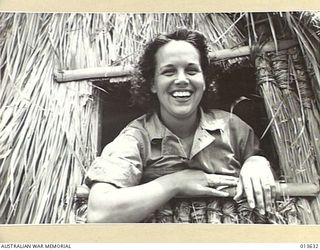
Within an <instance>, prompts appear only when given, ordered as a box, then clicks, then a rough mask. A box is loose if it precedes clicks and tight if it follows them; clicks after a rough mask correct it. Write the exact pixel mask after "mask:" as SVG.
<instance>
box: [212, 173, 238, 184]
mask: <svg viewBox="0 0 320 250" xmlns="http://www.w3.org/2000/svg"><path fill="white" fill-rule="evenodd" d="M206 178H207V182H208V186H209V187H216V186H222V185H226V186H236V185H237V183H238V179H239V178H237V177H233V176H225V175H217V174H206Z"/></svg>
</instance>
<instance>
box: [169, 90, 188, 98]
mask: <svg viewBox="0 0 320 250" xmlns="http://www.w3.org/2000/svg"><path fill="white" fill-rule="evenodd" d="M172 96H173V97H189V96H191V93H190V92H189V91H176V92H174V93H173V94H172Z"/></svg>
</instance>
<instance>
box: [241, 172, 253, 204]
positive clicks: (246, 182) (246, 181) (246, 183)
mask: <svg viewBox="0 0 320 250" xmlns="http://www.w3.org/2000/svg"><path fill="white" fill-rule="evenodd" d="M242 185H243V189H244V192H245V194H246V196H247V201H248V203H249V206H250V208H255V200H254V195H253V187H252V182H251V178H249V177H243V178H242Z"/></svg>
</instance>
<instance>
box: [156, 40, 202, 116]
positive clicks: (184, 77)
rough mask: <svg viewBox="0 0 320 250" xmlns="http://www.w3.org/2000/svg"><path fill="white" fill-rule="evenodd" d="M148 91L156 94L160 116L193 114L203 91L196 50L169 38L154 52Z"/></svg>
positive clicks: (182, 42)
mask: <svg viewBox="0 0 320 250" xmlns="http://www.w3.org/2000/svg"><path fill="white" fill-rule="evenodd" d="M155 58H156V66H155V77H154V83H153V85H152V87H151V91H152V92H153V93H155V94H157V96H158V99H159V102H160V113H161V117H162V119H164V120H166V119H172V118H174V119H186V118H190V117H191V116H196V114H197V108H198V105H199V103H200V101H201V99H202V96H203V92H204V90H205V86H206V85H205V80H204V76H203V73H202V69H201V65H200V54H199V51H198V50H197V49H196V48H195V47H194V46H193V45H192V44H190V43H188V42H185V41H175V40H173V41H170V42H169V43H167V44H165V45H164V46H162V47H161V48H160V49H159V50H158V51H157V53H156V55H155Z"/></svg>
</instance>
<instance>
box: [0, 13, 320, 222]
mask: <svg viewBox="0 0 320 250" xmlns="http://www.w3.org/2000/svg"><path fill="white" fill-rule="evenodd" d="M319 25H320V19H319V15H318V14H317V13H307V12H304V13H228V14H224V13H197V14H192V13H189V14H183V13H175V14H169V13H167V14H164V13H163V14H152V13H148V14H128V13H127V14H110V13H95V14H90V13H70V14H68V13H64V14H61V13H56V14H52V13H46V14H40V13H29V14H26V13H0V34H1V35H0V81H1V83H0V86H1V87H0V223H9V224H27V223H28V224H39V223H73V222H79V219H78V221H77V219H75V218H74V217H78V218H79V216H80V215H81V214H83V212H84V211H82V209H84V210H85V207H86V204H80V207H79V204H78V202H79V199H77V201H76V202H75V199H74V197H75V195H76V190H78V191H79V190H80V189H79V188H77V187H78V186H79V185H81V184H82V182H83V177H84V175H85V172H86V169H87V168H88V167H89V165H90V164H91V162H92V161H93V159H94V158H95V156H96V155H97V154H99V152H100V150H101V146H103V145H104V144H105V143H107V142H108V141H109V140H111V139H112V138H108V139H103V138H106V136H107V135H105V134H104V133H107V134H110V133H112V131H111V130H113V128H112V126H111V125H110V123H109V124H108V123H105V121H104V120H105V119H108V117H110V116H112V113H110V112H112V110H116V111H117V110H119V109H117V108H115V107H114V106H113V105H118V106H116V107H122V108H123V107H124V106H126V105H127V101H126V99H127V96H126V95H127V94H128V87H129V84H130V78H131V74H132V71H133V65H134V64H135V63H136V60H137V58H138V55H139V54H140V52H141V51H142V49H143V45H144V44H145V42H146V41H148V40H149V39H150V38H152V37H153V36H154V35H156V34H158V33H160V32H170V31H173V30H175V29H176V27H187V28H191V29H196V30H199V31H201V32H203V33H204V34H205V35H206V37H207V38H208V41H209V47H210V50H211V51H210V58H211V64H212V66H213V67H212V68H213V70H214V74H216V75H217V77H216V81H215V82H213V84H212V89H211V91H212V94H213V96H215V97H216V95H214V94H215V93H216V92H217V89H218V93H225V95H224V96H223V98H220V99H215V100H219V101H216V102H214V103H213V105H218V106H219V107H222V108H225V109H228V110H230V109H231V110H232V111H234V112H236V110H237V109H238V110H241V109H239V107H240V106H241V105H244V103H245V102H246V101H249V103H250V105H249V106H252V105H251V104H252V103H255V104H256V106H257V107H258V106H259V104H261V105H260V106H259V107H260V109H253V112H251V113H250V112H249V113H250V114H257V112H260V113H261V114H260V113H259V115H256V116H255V117H256V120H255V121H252V122H253V124H258V126H257V131H258V132H257V134H258V135H259V136H260V137H261V139H262V142H265V144H266V149H267V150H266V151H268V152H269V154H270V157H271V159H272V162H273V164H274V166H276V172H277V173H278V178H279V180H280V182H283V181H286V182H289V183H292V182H293V183H300V186H299V185H298V184H295V185H293V186H290V184H279V187H280V186H281V187H283V188H282V189H281V190H282V191H280V194H279V197H278V199H277V203H276V206H275V207H274V211H273V212H272V213H270V214H268V215H267V216H265V217H261V216H259V214H258V213H255V212H254V211H251V210H249V209H248V208H247V206H246V204H245V203H244V204H240V205H239V206H238V207H237V208H235V207H232V206H230V204H228V202H224V203H223V204H220V202H217V201H216V200H213V201H206V203H205V204H204V203H203V202H202V201H199V202H198V203H193V204H189V203H188V201H183V202H181V203H179V206H178V208H177V207H176V208H175V209H174V210H172V211H169V213H168V209H167V210H163V211H164V213H163V214H162V215H161V216H160V217H161V218H159V220H158V222H159V221H160V222H161V221H162V222H173V221H175V222H209V223H280V224H319V223H320V198H319V196H318V185H319V178H318V176H319V171H320V165H319V161H320V147H319V144H320V142H319V137H320V135H319V133H320V115H319V107H320V74H319V58H320V57H319V45H320V43H319V42H320V38H319V32H320V29H319ZM239 72H240V75H239ZM232 76H233V77H234V76H236V77H234V78H233V77H232ZM241 76H243V77H241ZM242 78H243V79H242ZM241 79H242V80H241ZM249 82H250V83H251V85H250V86H247V85H248V84H249ZM231 89H236V90H237V91H234V92H232V93H231V91H230V90H231ZM227 96H229V97H228V98H227ZM230 96H231V97H230ZM108 100H112V101H108ZM108 105H109V106H108ZM249 106H248V105H244V107H245V108H248V107H249ZM253 106H255V105H253ZM108 107H109V108H108ZM110 107H111V108H110ZM261 107H262V109H261ZM261 110H262V111H261ZM128 112H129V113H130V114H131V116H134V115H136V113H135V112H137V113H138V111H137V110H131V109H129V108H128V107H127V108H125V109H123V111H122V113H123V114H124V116H126V117H125V121H128V120H130V119H131V118H133V117H131V116H130V114H128ZM238 112H240V113H241V111H238ZM245 113H248V112H245ZM263 113H265V114H266V115H263ZM240 116H241V115H240ZM247 118H248V117H247ZM251 118H252V117H251ZM109 119H110V118H109ZM261 119H262V120H263V122H261ZM248 122H249V121H248ZM249 123H250V122H249ZM104 124H107V125H104ZM261 124H263V125H261ZM118 125H119V123H118ZM250 125H251V124H250ZM101 127H103V129H102V128H101ZM104 131H106V132H104ZM114 134H116V133H115V132H114ZM268 136H269V137H268ZM268 138H269V140H268ZM297 185H298V187H299V188H296V189H295V191H292V193H290V190H291V189H292V187H296V186H297ZM288 187H289V188H288ZM300 187H302V189H301V188H300ZM297 190H299V191H300V193H297V192H296V191H297ZM80 191H81V190H80ZM281 192H282V193H281ZM84 193H85V192H84ZM297 195H298V197H297ZM310 195H311V196H312V197H309V198H306V197H305V196H310ZM84 196H85V195H84ZM280 196H282V197H281V198H280ZM293 196H295V197H293ZM79 197H80V196H79V195H78V196H77V198H79ZM81 202H82V200H81V197H80V203H81ZM166 211H167V212H166ZM74 213H76V215H75V214H74ZM80 217H81V216H80Z"/></svg>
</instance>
